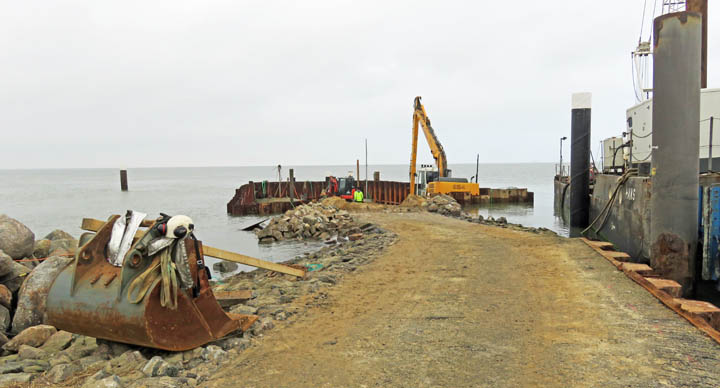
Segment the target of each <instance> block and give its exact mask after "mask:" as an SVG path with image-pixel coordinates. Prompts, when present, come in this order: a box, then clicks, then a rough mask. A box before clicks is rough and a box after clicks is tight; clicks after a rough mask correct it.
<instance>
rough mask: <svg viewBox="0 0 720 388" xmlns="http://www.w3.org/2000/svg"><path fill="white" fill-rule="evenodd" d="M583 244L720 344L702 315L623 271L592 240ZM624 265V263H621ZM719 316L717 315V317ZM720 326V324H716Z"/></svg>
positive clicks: (642, 279)
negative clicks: (685, 307)
mask: <svg viewBox="0 0 720 388" xmlns="http://www.w3.org/2000/svg"><path fill="white" fill-rule="evenodd" d="M580 239H581V240H582V241H583V242H585V243H586V244H587V245H588V246H589V247H590V248H592V249H594V250H595V251H596V252H597V253H599V254H600V255H601V256H603V257H604V258H605V259H607V260H608V261H610V262H611V263H613V262H614V263H613V265H615V267H617V268H618V269H619V270H621V271H623V273H625V275H626V276H627V277H629V278H630V279H631V280H633V281H634V282H635V283H637V284H639V285H640V286H642V287H643V288H644V289H646V290H647V291H648V292H649V293H650V294H652V295H653V296H654V297H655V298H657V299H658V300H659V301H660V302H662V303H663V304H664V305H665V306H667V307H668V308H669V309H671V310H672V311H674V312H675V313H676V314H678V315H679V316H681V317H683V318H685V319H686V320H687V321H688V322H690V323H691V324H693V326H695V327H697V328H698V329H699V330H700V331H702V332H703V333H705V334H707V335H708V337H710V338H712V339H713V340H715V342H717V343H719V344H720V331H718V330H717V328H716V327H715V326H714V325H711V324H710V323H709V322H708V321H706V320H705V319H703V317H701V316H700V315H697V314H695V313H692V312H689V311H687V310H683V309H682V308H681V307H680V306H681V303H680V301H678V299H677V298H674V297H672V296H671V295H669V294H668V293H666V292H664V291H662V290H660V289H658V288H657V287H655V285H654V284H652V283H650V281H649V280H648V279H647V278H644V277H643V276H642V275H640V274H638V273H637V272H635V271H628V270H622V269H621V268H620V266H619V265H617V264H616V263H620V262H618V261H617V260H614V259H612V258H610V257H607V256H605V255H603V252H604V251H603V250H602V249H600V248H596V247H594V246H593V245H592V244H591V243H590V240H588V239H586V238H584V237H581V238H580ZM620 264H624V263H620ZM716 316H717V315H716ZM715 323H717V324H718V325H719V326H720V322H715Z"/></svg>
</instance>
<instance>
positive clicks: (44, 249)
mask: <svg viewBox="0 0 720 388" xmlns="http://www.w3.org/2000/svg"><path fill="white" fill-rule="evenodd" d="M50 244H51V242H50V240H46V239H42V240H38V241H35V247H34V248H33V257H35V258H38V259H40V258H45V257H48V255H49V254H50Z"/></svg>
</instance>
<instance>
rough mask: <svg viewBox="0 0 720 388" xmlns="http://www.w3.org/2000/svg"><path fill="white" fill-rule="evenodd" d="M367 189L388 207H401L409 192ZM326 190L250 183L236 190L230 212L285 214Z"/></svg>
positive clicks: (318, 184)
mask: <svg viewBox="0 0 720 388" xmlns="http://www.w3.org/2000/svg"><path fill="white" fill-rule="evenodd" d="M377 177H378V178H379V175H378V176H377ZM367 186H368V189H367V191H368V192H369V193H371V195H372V197H371V198H372V200H373V202H375V203H380V204H386V205H399V204H400V203H402V201H404V200H405V198H406V197H407V193H408V192H409V191H410V184H409V183H407V182H394V181H381V180H374V181H368V183H367ZM326 187H327V182H326V181H304V182H295V180H294V179H293V180H292V181H291V182H289V183H288V182H282V184H281V183H280V182H267V181H263V182H249V183H247V184H245V185H242V186H240V187H239V188H238V189H236V190H235V196H233V198H232V199H231V200H230V202H228V204H227V212H228V214H231V215H236V216H242V215H248V214H258V215H267V214H273V213H282V212H284V211H286V210H289V209H291V208H292V207H293V206H295V205H297V204H299V203H304V202H310V201H314V200H319V199H321V198H322V197H323V195H324V189H325V188H326ZM290 192H292V193H293V194H292V195H293V196H294V197H291V195H290Z"/></svg>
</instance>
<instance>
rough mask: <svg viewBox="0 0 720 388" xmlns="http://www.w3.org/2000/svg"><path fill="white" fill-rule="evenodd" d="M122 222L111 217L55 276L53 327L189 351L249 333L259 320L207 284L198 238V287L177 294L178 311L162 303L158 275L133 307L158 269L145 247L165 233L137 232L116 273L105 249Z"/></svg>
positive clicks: (190, 249)
mask: <svg viewBox="0 0 720 388" xmlns="http://www.w3.org/2000/svg"><path fill="white" fill-rule="evenodd" d="M118 217H119V216H112V217H110V219H109V220H108V222H106V223H105V224H104V225H102V227H101V228H100V229H99V230H98V232H97V233H96V234H94V235H90V236H87V235H85V236H83V238H81V244H82V246H81V247H80V248H79V249H78V251H77V254H76V255H75V260H74V262H73V263H72V264H71V265H68V266H67V267H66V268H65V269H64V270H63V271H62V272H61V273H60V274H59V275H58V276H57V277H56V278H55V281H54V282H53V284H52V286H51V288H50V292H49V294H48V297H47V318H48V319H47V320H48V323H49V324H51V325H53V326H55V327H57V328H58V329H62V330H66V331H69V332H72V333H77V334H82V335H87V336H91V337H96V338H103V339H107V340H112V341H117V342H123V343H128V344H134V345H142V346H147V347H151V348H157V349H164V350H170V351H183V350H189V349H193V348H196V347H198V346H201V345H203V344H206V343H208V342H211V341H214V340H216V339H220V338H222V337H224V336H225V335H227V334H229V333H231V332H234V331H237V330H247V328H249V327H250V325H252V323H253V322H255V320H256V319H257V317H256V316H252V315H250V316H248V315H237V314H227V313H225V311H223V310H222V308H221V307H220V305H219V304H218V302H217V300H216V299H215V296H214V295H213V292H212V289H211V288H210V285H209V283H208V274H207V272H206V270H205V266H204V259H203V254H202V243H201V242H200V241H196V240H194V239H191V238H186V240H185V247H186V250H187V257H188V261H189V263H190V272H191V275H192V278H193V281H194V287H192V288H189V289H186V290H183V289H178V291H177V306H176V308H175V309H171V308H167V307H163V306H162V305H161V298H160V292H161V291H160V289H161V286H162V284H161V283H162V281H161V279H160V278H159V277H158V278H157V279H155V280H153V281H152V283H150V284H149V289H148V291H147V293H146V294H145V296H144V298H142V300H141V301H140V302H138V303H133V302H132V301H131V300H130V298H129V297H128V295H127V294H128V287H129V286H130V284H131V283H132V281H133V280H135V279H136V278H137V277H138V276H140V275H141V274H143V273H144V272H145V271H146V270H147V269H148V268H149V267H150V266H151V264H152V263H153V260H154V258H153V257H149V256H147V254H146V252H147V250H146V249H145V247H146V246H147V244H148V243H149V242H150V241H151V240H152V239H153V238H155V237H157V236H158V235H159V232H158V231H157V228H154V225H150V227H149V228H148V229H147V230H146V231H140V232H138V234H137V235H136V237H137V239H136V241H135V242H134V243H133V245H132V248H131V249H130V250H129V251H128V253H127V254H126V255H125V260H124V261H123V265H122V267H115V266H113V265H112V264H110V263H109V262H108V261H107V259H106V257H107V255H106V247H107V244H108V241H109V240H110V235H111V231H112V226H113V224H114V222H115V220H116V219H117V218H118ZM88 239H89V241H88ZM84 241H87V242H84Z"/></svg>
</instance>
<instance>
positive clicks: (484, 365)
mask: <svg viewBox="0 0 720 388" xmlns="http://www.w3.org/2000/svg"><path fill="white" fill-rule="evenodd" d="M362 217H363V218H365V219H367V220H368V221H371V222H376V223H379V224H381V225H382V226H383V227H385V228H387V229H389V230H392V231H394V232H395V233H397V234H398V236H399V239H398V241H397V243H396V244H395V245H393V246H392V247H390V248H389V249H387V250H386V251H385V252H384V253H383V254H382V255H381V256H380V257H378V258H377V259H376V260H375V261H374V262H373V263H371V264H369V265H367V266H364V267H360V268H359V269H358V270H357V271H355V272H354V273H351V274H348V275H347V276H345V277H344V279H343V281H342V282H341V283H340V284H338V285H337V286H335V287H332V288H329V289H327V290H326V292H323V293H320V294H314V295H310V296H308V297H306V298H304V299H301V300H298V301H296V302H294V303H303V304H308V305H313V306H315V307H314V308H311V309H309V310H308V311H307V313H306V314H304V315H302V316H299V317H298V318H297V319H295V320H290V321H287V322H283V323H282V324H280V325H278V326H277V327H276V328H275V329H273V330H272V331H271V332H269V333H268V334H267V336H266V337H265V338H263V339H261V340H260V341H259V342H258V343H257V344H256V346H253V347H251V348H249V349H247V350H245V351H244V352H242V353H241V354H240V355H239V356H238V357H237V358H236V359H235V360H233V361H232V362H230V363H228V364H226V365H223V367H222V368H221V369H219V370H217V371H216V373H215V374H214V376H213V377H212V379H211V380H209V381H207V382H205V383H203V386H207V387H228V386H238V387H240V386H242V387H439V386H443V387H484V386H488V387H490V386H492V387H506V386H513V387H514V386H558V387H566V386H592V387H598V386H602V387H615V386H623V387H627V386H632V387H635V386H638V387H657V386H720V374H718V371H720V360H719V358H718V357H717V355H718V354H719V351H720V346H717V345H716V344H715V343H714V342H713V341H712V340H710V339H709V338H707V337H706V336H704V334H703V333H701V332H700V331H698V330H697V329H695V328H694V327H692V326H691V325H689V324H688V323H687V322H685V321H684V320H683V319H682V318H680V317H678V316H676V315H675V314H674V313H673V312H671V311H670V310H667V309H666V308H665V307H663V306H662V305H661V304H660V303H659V302H657V301H656V300H655V299H654V298H653V297H652V296H650V295H649V294H648V293H647V292H646V291H645V290H643V289H642V288H640V287H639V286H637V285H635V284H634V283H633V282H632V281H630V280H629V279H627V278H626V277H625V276H624V275H623V274H622V273H620V272H618V271H616V270H615V269H614V267H612V266H611V265H610V264H609V263H607V262H606V261H605V260H604V259H603V258H602V257H600V256H599V255H597V254H596V253H595V252H593V251H592V250H591V249H589V248H588V247H586V246H585V245H584V244H583V243H582V242H580V241H578V240H570V239H564V238H559V237H557V236H555V235H552V234H533V233H527V232H520V231H513V230H509V229H502V228H497V227H491V226H484V225H477V224H472V223H468V222H464V221H460V220H455V219H450V218H446V217H442V216H439V215H435V214H428V213H392V214H382V213H366V214H363V215H362Z"/></svg>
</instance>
